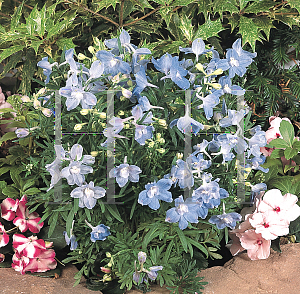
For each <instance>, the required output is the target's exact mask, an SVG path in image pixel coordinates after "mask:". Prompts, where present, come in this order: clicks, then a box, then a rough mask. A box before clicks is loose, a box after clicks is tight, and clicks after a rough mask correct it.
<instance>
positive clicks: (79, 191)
mask: <svg viewBox="0 0 300 294" xmlns="http://www.w3.org/2000/svg"><path fill="white" fill-rule="evenodd" d="M105 193H106V191H105V189H103V188H102V187H98V186H96V187H94V183H93V182H92V181H90V183H89V184H86V185H82V186H81V187H77V188H75V189H74V190H73V191H72V192H71V197H73V198H79V207H80V208H84V207H86V208H88V209H92V208H94V206H95V205H96V203H97V199H99V198H102V197H104V196H105Z"/></svg>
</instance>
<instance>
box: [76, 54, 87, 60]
mask: <svg viewBox="0 0 300 294" xmlns="http://www.w3.org/2000/svg"><path fill="white" fill-rule="evenodd" d="M77 58H78V59H79V60H85V59H86V58H87V57H86V56H85V55H84V54H82V53H79V54H78V55H77Z"/></svg>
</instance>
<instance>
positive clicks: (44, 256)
mask: <svg viewBox="0 0 300 294" xmlns="http://www.w3.org/2000/svg"><path fill="white" fill-rule="evenodd" d="M54 257H55V252H54V250H53V249H46V250H43V251H41V252H40V254H39V255H38V256H37V257H35V258H32V259H30V261H29V263H28V264H27V265H26V267H25V268H24V271H25V272H27V271H28V272H32V273H35V272H38V273H43V272H46V271H48V270H50V269H55V268H56V266H57V262H56V260H55V259H54Z"/></svg>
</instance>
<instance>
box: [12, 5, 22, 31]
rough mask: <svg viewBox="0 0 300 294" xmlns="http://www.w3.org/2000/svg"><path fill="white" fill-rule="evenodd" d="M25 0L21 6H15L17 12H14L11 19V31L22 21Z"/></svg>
mask: <svg viewBox="0 0 300 294" xmlns="http://www.w3.org/2000/svg"><path fill="white" fill-rule="evenodd" d="M24 2H25V1H23V2H22V3H21V5H20V6H18V7H17V8H15V12H14V14H13V16H12V18H11V21H10V30H11V31H14V30H15V29H16V28H17V26H18V24H19V22H20V18H21V15H22V9H23V4H24Z"/></svg>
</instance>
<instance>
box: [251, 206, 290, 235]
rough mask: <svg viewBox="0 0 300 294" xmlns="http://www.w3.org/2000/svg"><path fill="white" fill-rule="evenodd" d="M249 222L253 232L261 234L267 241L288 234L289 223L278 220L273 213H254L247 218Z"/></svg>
mask: <svg viewBox="0 0 300 294" xmlns="http://www.w3.org/2000/svg"><path fill="white" fill-rule="evenodd" d="M249 222H250V224H251V225H252V226H253V227H254V228H255V232H256V233H257V234H259V233H261V235H262V237H263V238H264V239H267V240H275V239H276V238H277V237H278V236H284V235H287V234H288V233H289V222H288V221H287V220H284V219H280V218H278V216H277V214H276V212H274V211H266V212H265V213H260V212H258V213H254V214H253V215H252V217H251V218H249Z"/></svg>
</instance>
